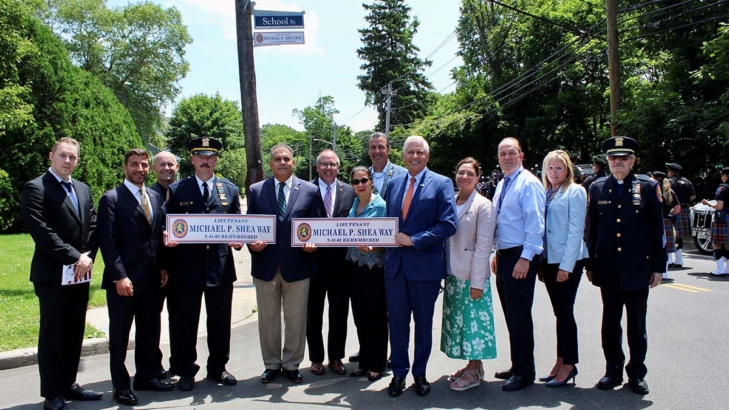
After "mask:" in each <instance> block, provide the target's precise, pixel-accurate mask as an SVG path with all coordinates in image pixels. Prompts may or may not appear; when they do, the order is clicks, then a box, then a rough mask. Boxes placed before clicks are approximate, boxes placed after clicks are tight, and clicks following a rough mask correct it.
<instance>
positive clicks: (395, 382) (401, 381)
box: [387, 376, 405, 397]
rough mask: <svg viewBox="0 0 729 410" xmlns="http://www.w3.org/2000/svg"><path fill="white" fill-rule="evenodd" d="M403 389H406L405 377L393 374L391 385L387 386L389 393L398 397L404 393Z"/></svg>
mask: <svg viewBox="0 0 729 410" xmlns="http://www.w3.org/2000/svg"><path fill="white" fill-rule="evenodd" d="M403 390H405V378H404V377H397V376H393V377H392V380H391V381H390V386H388V387H387V395H388V396H390V397H397V396H399V395H401V394H402V391H403Z"/></svg>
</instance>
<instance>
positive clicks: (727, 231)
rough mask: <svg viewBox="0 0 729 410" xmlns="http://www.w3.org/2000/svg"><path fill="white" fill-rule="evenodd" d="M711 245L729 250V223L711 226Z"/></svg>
mask: <svg viewBox="0 0 729 410" xmlns="http://www.w3.org/2000/svg"><path fill="white" fill-rule="evenodd" d="M711 243H716V244H721V245H724V246H726V247H728V248H729V223H716V222H714V223H713V224H712V225H711Z"/></svg>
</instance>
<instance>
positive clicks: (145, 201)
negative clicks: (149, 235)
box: [139, 188, 152, 225]
mask: <svg viewBox="0 0 729 410" xmlns="http://www.w3.org/2000/svg"><path fill="white" fill-rule="evenodd" d="M139 193H140V194H141V195H142V210H143V211H144V217H145V218H147V222H149V224H150V225H151V224H152V207H151V206H149V198H147V193H146V192H145V191H144V188H140V189H139Z"/></svg>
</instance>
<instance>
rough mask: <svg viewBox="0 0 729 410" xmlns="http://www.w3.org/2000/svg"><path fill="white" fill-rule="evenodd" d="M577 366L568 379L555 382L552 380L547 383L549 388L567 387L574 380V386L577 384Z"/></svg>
mask: <svg viewBox="0 0 729 410" xmlns="http://www.w3.org/2000/svg"><path fill="white" fill-rule="evenodd" d="M577 373H579V372H578V371H577V366H575V367H574V368H573V369H572V371H571V372H570V373H569V374H568V375H567V377H566V378H565V379H564V380H561V381H560V380H555V379H552V380H550V381H548V382H547V387H564V386H566V385H567V383H568V382H569V381H570V379H572V382H573V384H574V383H577Z"/></svg>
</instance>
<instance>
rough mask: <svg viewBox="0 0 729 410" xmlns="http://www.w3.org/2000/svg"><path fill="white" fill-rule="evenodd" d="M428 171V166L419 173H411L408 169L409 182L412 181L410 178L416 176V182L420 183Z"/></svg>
mask: <svg viewBox="0 0 729 410" xmlns="http://www.w3.org/2000/svg"><path fill="white" fill-rule="evenodd" d="M426 171H428V167H425V168H423V170H422V171H420V172H418V174H417V175H410V171H408V184H409V183H410V179H411V178H413V177H415V183H420V179H421V178H422V177H423V175H425V172H426Z"/></svg>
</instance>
